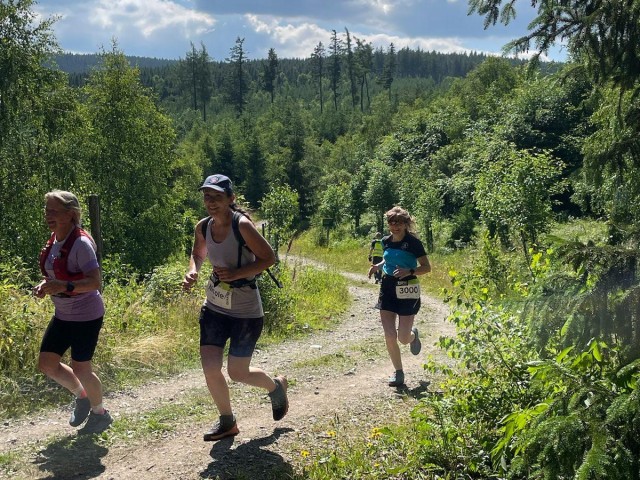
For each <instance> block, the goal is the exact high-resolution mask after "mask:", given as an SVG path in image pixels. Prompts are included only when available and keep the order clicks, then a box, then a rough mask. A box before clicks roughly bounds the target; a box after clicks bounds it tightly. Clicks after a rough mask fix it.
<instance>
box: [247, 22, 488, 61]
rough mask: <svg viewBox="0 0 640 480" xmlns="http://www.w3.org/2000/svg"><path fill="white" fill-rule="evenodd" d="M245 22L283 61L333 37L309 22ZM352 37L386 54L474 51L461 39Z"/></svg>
mask: <svg viewBox="0 0 640 480" xmlns="http://www.w3.org/2000/svg"><path fill="white" fill-rule="evenodd" d="M245 19H247V21H248V22H249V24H250V25H251V26H252V27H253V29H254V31H255V32H256V33H260V34H263V35H266V36H268V37H269V38H270V39H271V40H272V41H273V42H274V43H275V44H276V45H278V46H279V48H277V49H276V50H277V51H278V52H277V53H278V55H279V56H281V57H299V58H300V57H308V56H309V55H311V52H313V49H314V48H315V46H316V45H317V44H318V42H322V43H323V44H324V45H325V46H327V44H328V42H329V39H330V38H331V34H332V32H331V31H330V30H327V29H325V28H322V27H320V26H319V25H316V24H313V23H309V22H303V23H300V24H298V25H295V24H293V23H287V22H283V21H282V19H280V18H274V17H270V16H258V15H245ZM350 34H351V35H352V36H353V37H357V38H359V39H360V40H362V41H364V42H369V43H371V44H372V45H373V46H374V48H382V49H384V50H386V49H387V47H388V46H389V45H390V44H391V43H393V45H394V46H395V48H396V50H399V49H401V48H404V47H408V48H411V49H414V50H415V49H418V48H419V49H421V50H424V51H432V50H435V51H438V52H445V53H462V52H470V51H472V50H474V49H472V48H469V47H466V46H465V44H464V42H463V40H462V39H461V38H458V37H433V38H430V37H404V36H399V35H390V34H387V33H373V34H371V33H359V32H357V31H350ZM475 51H477V49H476V50H475ZM485 53H488V52H485ZM497 53H499V52H493V54H497Z"/></svg>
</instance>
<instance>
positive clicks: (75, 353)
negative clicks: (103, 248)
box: [33, 190, 113, 433]
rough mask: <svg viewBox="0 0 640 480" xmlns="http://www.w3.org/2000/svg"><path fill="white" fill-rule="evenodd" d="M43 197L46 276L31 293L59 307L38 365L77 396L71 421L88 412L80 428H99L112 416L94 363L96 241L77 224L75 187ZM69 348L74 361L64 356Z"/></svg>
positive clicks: (98, 324) (98, 279)
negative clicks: (46, 230) (47, 234)
mask: <svg viewBox="0 0 640 480" xmlns="http://www.w3.org/2000/svg"><path fill="white" fill-rule="evenodd" d="M45 202H46V204H45V209H44V218H45V221H46V223H47V226H48V227H49V229H50V230H51V237H50V239H49V241H48V242H47V244H46V246H45V247H44V248H43V249H42V252H41V254H40V268H41V270H42V274H43V279H42V281H41V282H40V283H39V284H38V285H36V286H35V287H34V289H33V294H34V295H35V296H36V297H38V298H44V297H45V296H46V295H49V296H50V297H51V299H52V300H53V303H54V305H55V312H54V315H53V318H52V319H51V321H50V322H49V326H48V327H47V329H46V331H45V333H44V337H43V339H42V345H41V346H40V357H39V359H38V367H39V369H40V370H41V371H42V372H43V373H44V374H45V375H47V376H48V377H49V378H51V379H52V380H55V381H56V382H57V383H59V384H60V385H62V386H63V387H65V388H66V389H68V390H69V391H70V392H71V393H73V394H74V395H75V396H76V401H75V408H74V411H73V413H72V414H71V418H70V419H69V424H70V425H71V426H73V427H77V426H80V425H81V424H83V423H84V421H85V420H87V418H89V420H87V423H86V424H85V426H84V427H83V428H82V429H81V430H80V432H81V433H98V432H102V431H104V430H105V429H106V428H108V427H109V425H111V423H112V422H113V419H112V418H111V415H110V414H109V412H108V411H107V410H106V409H105V408H104V406H103V404H102V383H101V382H100V379H99V378H98V376H97V375H96V374H95V373H94V372H93V368H92V365H91V359H92V358H93V354H94V352H95V349H96V345H97V344H98V335H99V334H100V329H101V328H102V320H103V317H104V303H103V301H102V296H101V295H100V287H101V285H102V276H101V274H100V266H99V265H98V260H97V256H96V246H95V243H94V241H93V239H92V238H91V236H89V234H88V233H86V232H85V231H84V230H82V229H81V228H80V226H79V225H80V216H81V209H80V204H79V202H78V199H77V198H76V196H75V195H74V194H73V193H71V192H65V191H62V190H53V191H52V192H49V193H47V194H46V195H45ZM69 349H71V365H67V364H65V363H63V362H62V361H61V360H62V356H63V355H64V353H65V352H66V351H67V350H69Z"/></svg>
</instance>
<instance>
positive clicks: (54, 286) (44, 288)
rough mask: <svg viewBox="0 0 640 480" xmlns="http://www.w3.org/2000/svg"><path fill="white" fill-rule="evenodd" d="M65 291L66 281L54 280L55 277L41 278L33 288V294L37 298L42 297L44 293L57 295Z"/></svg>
mask: <svg viewBox="0 0 640 480" xmlns="http://www.w3.org/2000/svg"><path fill="white" fill-rule="evenodd" d="M66 291H67V282H66V281H63V280H56V279H55V278H45V279H43V280H42V281H41V282H40V283H39V284H38V285H37V286H36V287H35V288H34V289H33V294H34V295H35V296H36V297H38V298H44V296H45V295H57V294H59V293H65V292H66Z"/></svg>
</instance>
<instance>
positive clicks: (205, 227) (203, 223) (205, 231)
mask: <svg viewBox="0 0 640 480" xmlns="http://www.w3.org/2000/svg"><path fill="white" fill-rule="evenodd" d="M202 220H206V222H202ZM200 221H201V222H202V225H201V226H200V228H202V236H203V237H204V239H205V240H206V239H207V228H209V222H210V221H211V217H204V218H202V219H200Z"/></svg>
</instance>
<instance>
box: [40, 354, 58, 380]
mask: <svg viewBox="0 0 640 480" xmlns="http://www.w3.org/2000/svg"><path fill="white" fill-rule="evenodd" d="M59 365H60V362H52V361H51V360H47V359H45V358H42V357H40V358H39V359H38V370H40V371H41V372H42V373H44V374H45V375H46V376H47V377H53V376H54V375H55V373H56V370H58V366H59Z"/></svg>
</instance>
